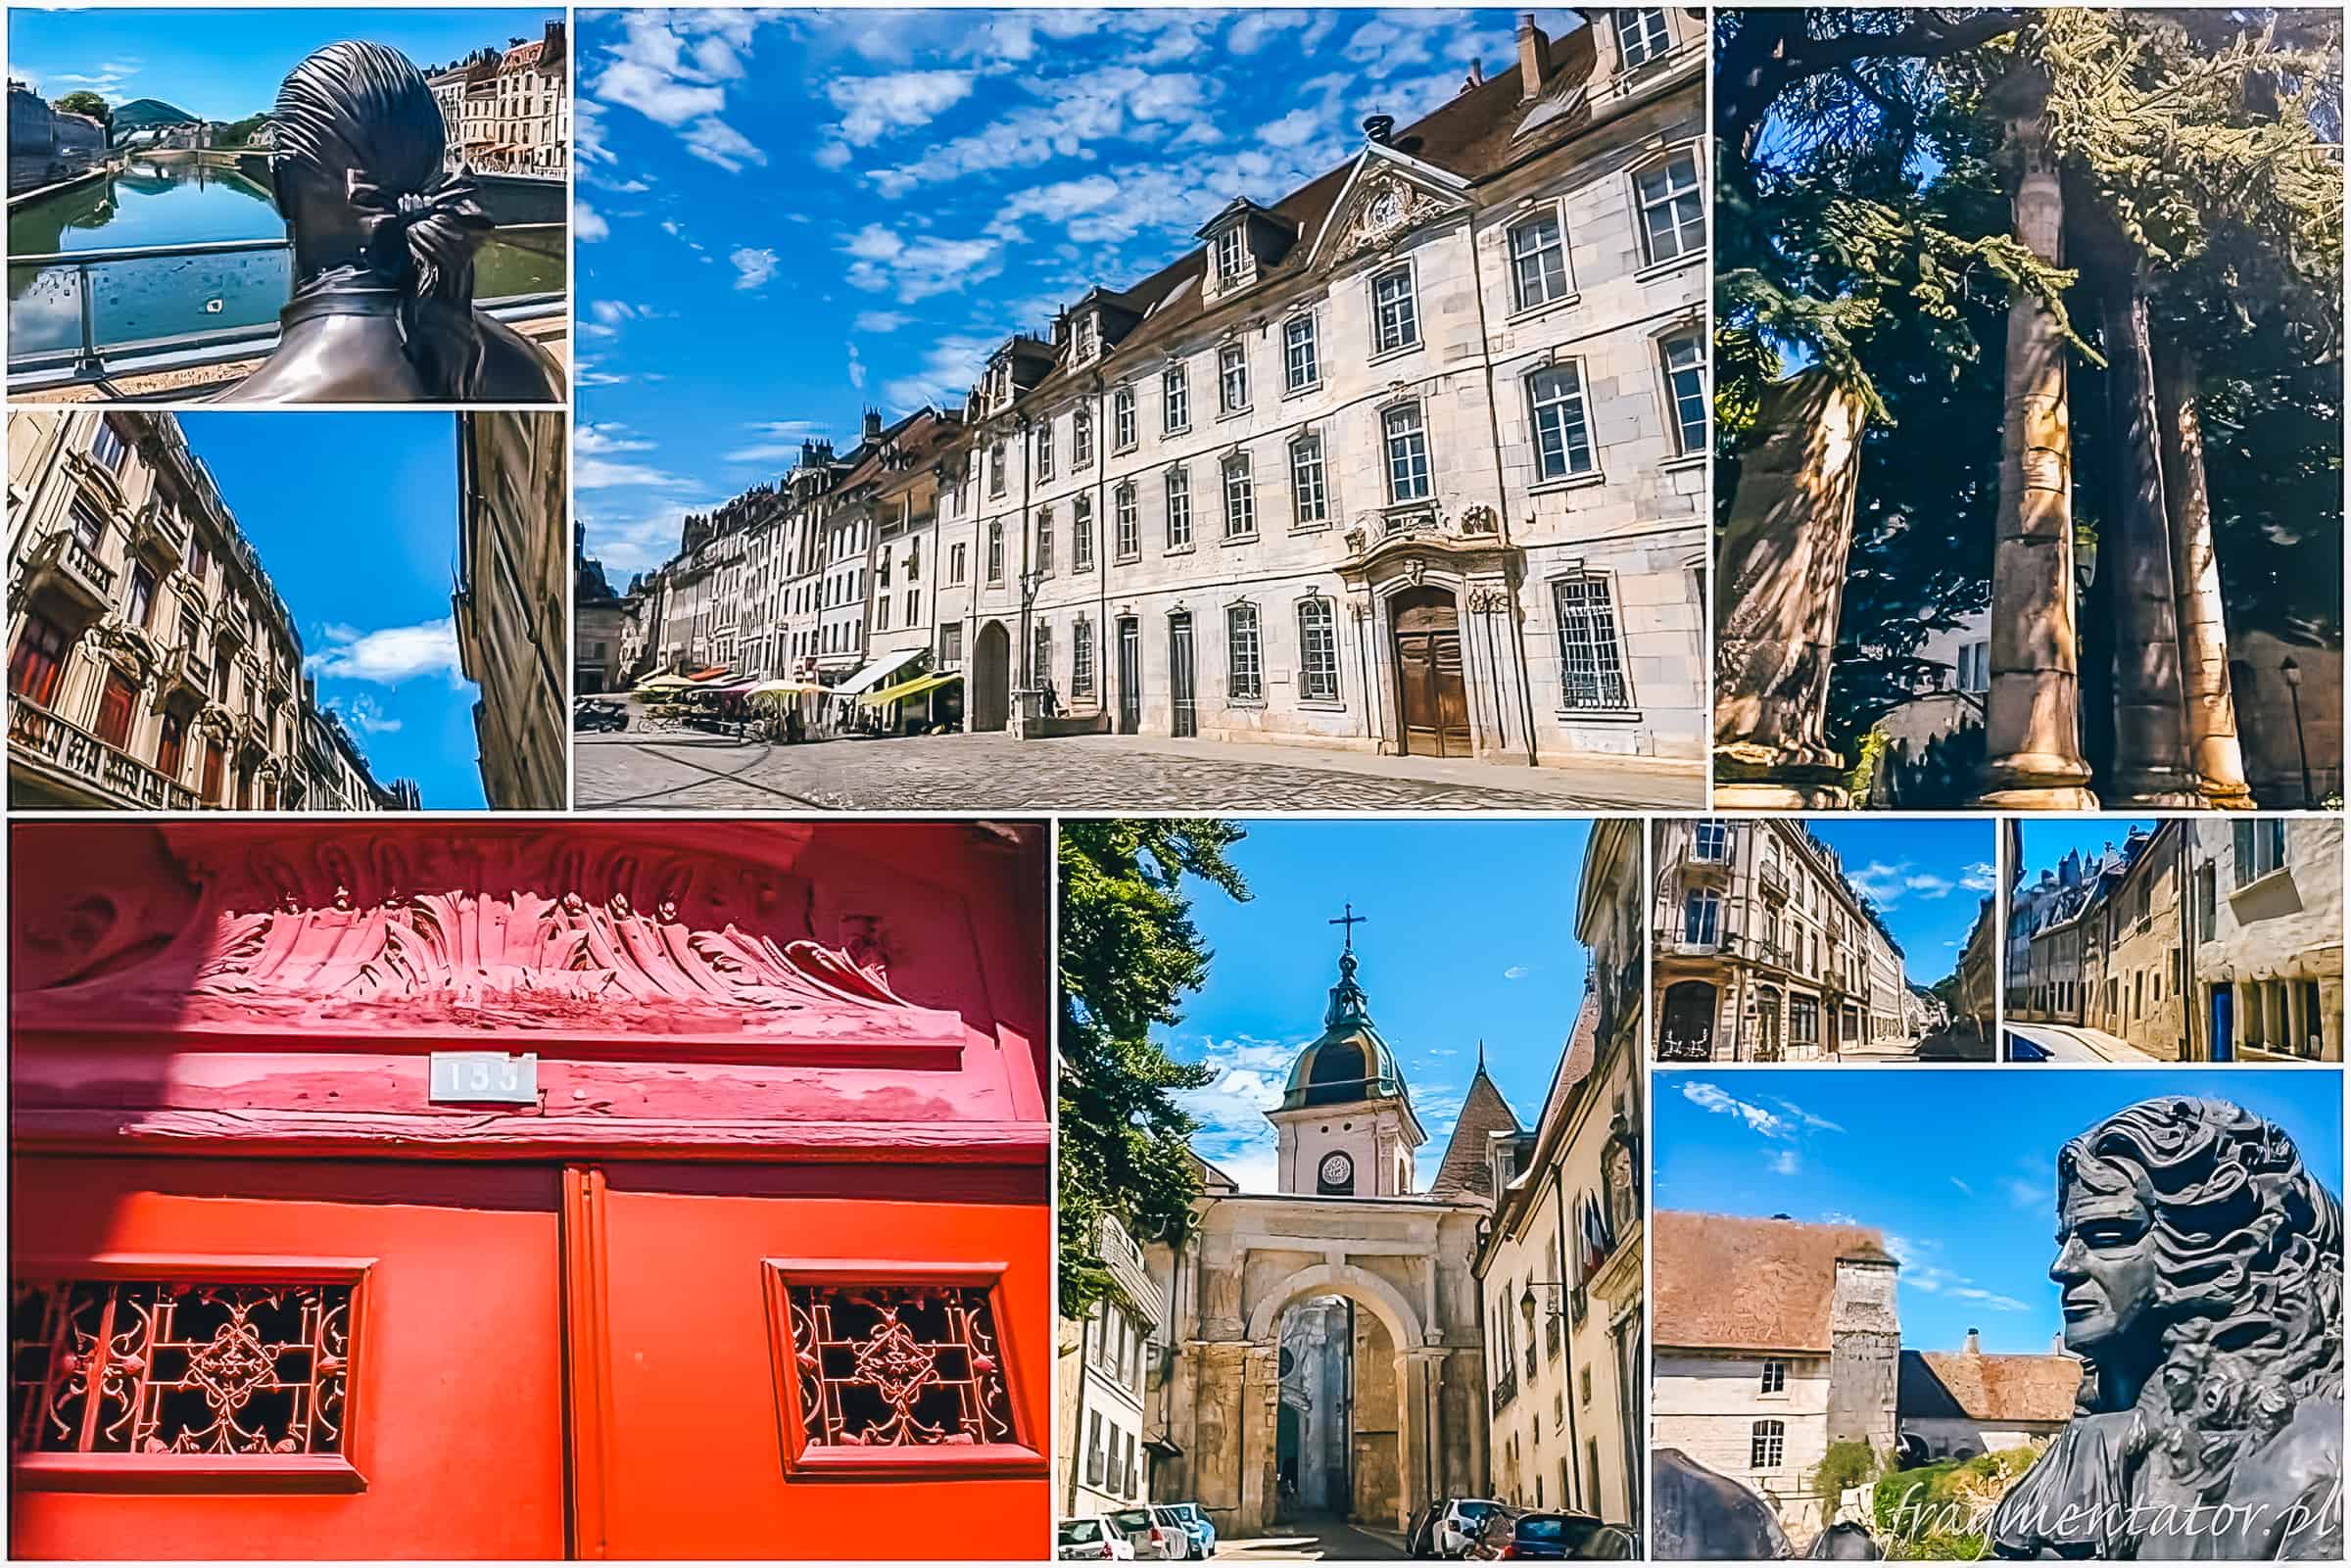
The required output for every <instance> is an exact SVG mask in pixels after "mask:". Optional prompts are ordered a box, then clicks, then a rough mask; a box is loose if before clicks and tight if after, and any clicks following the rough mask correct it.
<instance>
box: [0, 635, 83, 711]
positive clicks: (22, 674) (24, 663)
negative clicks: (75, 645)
mask: <svg viewBox="0 0 2351 1568" xmlns="http://www.w3.org/2000/svg"><path fill="white" fill-rule="evenodd" d="M71 646H72V639H70V638H68V637H67V636H66V629H65V628H64V627H62V626H60V625H58V624H57V623H56V622H55V621H52V620H50V619H49V618H48V617H47V616H45V615H42V614H40V613H39V612H37V611H35V612H33V613H30V614H27V615H26V616H25V617H24V629H23V630H22V631H20V632H18V633H17V645H16V648H15V650H14V651H13V652H11V653H10V654H9V656H8V689H10V690H11V691H14V692H15V693H17V694H18V695H19V696H21V697H24V699H25V700H26V701H28V702H36V703H38V704H40V705H41V706H42V707H44V708H45V707H48V706H49V705H50V704H51V703H52V702H54V701H56V700H57V682H58V677H59V675H60V674H61V673H63V671H64V670H65V667H66V649H67V648H69V647H71Z"/></svg>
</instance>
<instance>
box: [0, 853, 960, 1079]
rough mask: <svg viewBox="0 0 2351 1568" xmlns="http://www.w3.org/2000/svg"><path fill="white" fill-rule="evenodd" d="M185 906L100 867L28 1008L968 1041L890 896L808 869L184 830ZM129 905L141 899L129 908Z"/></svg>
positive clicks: (86, 1018)
mask: <svg viewBox="0 0 2351 1568" xmlns="http://www.w3.org/2000/svg"><path fill="white" fill-rule="evenodd" d="M172 848H173V850H174V851H175V854H176V856H177V858H178V859H179V861H180V862H181V871H182V873H183V874H184V875H185V877H186V878H187V879H188V880H189V881H190V882H192V883H193V884H194V885H195V887H196V888H197V894H196V899H195V908H194V912H193V914H192V915H190V916H189V917H187V918H186V920H185V921H184V923H181V924H179V925H178V927H177V928H175V929H145V928H138V927H144V926H145V925H147V924H149V923H150V921H151V917H148V916H146V915H145V913H144V912H145V910H146V909H147V908H149V907H150V906H147V905H145V904H143V903H142V901H140V900H139V899H137V897H136V896H135V893H134V892H132V891H131V890H127V889H126V890H124V891H123V892H122V893H121V894H120V896H118V895H116V894H113V893H110V891H109V890H108V889H106V888H103V887H96V886H94V887H92V888H91V889H90V891H89V897H88V898H87V899H86V900H85V901H84V905H83V908H84V910H85V913H86V914H87V916H88V918H89V919H90V920H92V921H113V922H115V923H117V924H120V925H122V926H124V927H132V928H125V929H120V930H113V929H109V930H107V931H104V932H101V933H99V934H98V935H96V936H95V937H93V938H92V939H90V941H89V943H88V956H86V957H81V956H78V955H75V954H71V953H69V954H62V955H60V954H51V955H44V957H45V958H47V959H49V960H50V961H51V962H50V963H49V964H46V965H45V966H44V967H45V968H47V970H48V973H49V974H50V975H51V976H53V977H52V978H51V979H50V982H49V983H48V984H46V985H45V986H43V987H42V988H39V989H31V990H25V989H19V990H17V991H16V992H15V994H14V996H13V998H12V1014H13V1022H14V1023H15V1025H16V1026H17V1027H18V1028H43V1029H61V1030H120V1029H125V1028H153V1027H155V1026H156V1025H157V1024H159V1023H168V1025H169V1026H171V1027H175V1028H179V1029H215V1030H239V1029H247V1028H255V1027H262V1028H270V1027H276V1028H299V1029H301V1030H302V1031H303V1032H305V1033H309V1034H317V1033H327V1034H339V1033H363V1034H367V1035H370V1036H397V1035H401V1034H404V1033H405V1034H410V1035H414V1034H433V1035H437V1036H446V1035H448V1034H451V1033H454V1032H462V1031H493V1030H496V1031H533V1030H538V1031H552V1032H555V1033H558V1034H562V1035H568V1036H573V1037H580V1038H586V1039H593V1040H597V1041H605V1040H612V1039H618V1038H633V1039H643V1038H646V1037H655V1038H669V1039H684V1040H693V1039H698V1040H705V1041H707V1040H714V1039H715V1040H734V1041H741V1042H744V1043H746V1044H761V1045H785V1044H792V1043H804V1044H829V1043H840V1044H852V1043H853V1044H855V1045H858V1046H860V1047H863V1046H866V1045H888V1044H892V1043H897V1044H922V1045H934V1046H936V1045H939V1044H945V1043H950V1042H953V1043H960V1041H961V1040H962V1038H963V1021H962V1018H961V1016H960V1015H958V1014H955V1013H951V1012H943V1011H937V1010H933V1009H927V1008H921V1007H917V1006H915V1005H914V1004H913V1003H910V1002H908V1001H907V1000H906V999H905V998H904V997H902V996H899V995H898V994H897V993H896V992H895V991H893V990H892V989H891V988H890V983H889V977H888V972H887V970H886V969H885V968H884V965H885V964H886V963H887V957H886V948H887V943H886V940H885V937H884V934H883V932H882V930H881V928H880V925H879V923H878V922H877V921H876V920H875V919H873V918H872V917H861V916H853V915H852V916H845V917H836V918H834V919H833V920H832V921H830V922H829V923H828V924H829V925H830V926H831V927H836V928H832V929H827V930H824V931H819V930H818V929H817V928H816V926H817V915H816V910H817V907H818V904H819V898H818V892H817V889H816V887H815V885H814V884H813V883H812V882H811V881H810V880H809V879H807V878H805V877H801V876H795V875H792V873H790V872H789V871H784V870H779V869H776V868H775V867H772V866H770V865H766V864H762V863H757V862H750V861H744V860H735V859H730V858H726V857H724V856H721V855H717V854H713V853H708V852H704V851H699V850H684V849H670V848H664V847H653V848H648V847H646V846H645V845H643V844H642V843H640V842H638V841H636V840H633V839H629V838H623V837H610V838H600V837H594V836H589V835H586V834H584V833H582V832H565V833H556V832H544V831H533V832H514V833H502V834H497V835H481V834H467V833H457V832H453V833H449V834H446V835H423V836H420V835H418V834H417V833H416V832H414V831H413V830H412V829H411V830H409V831H407V832H388V831H374V832H368V831H337V832H332V833H329V834H310V835H303V836H291V835H287V834H284V833H279V832H271V833H268V834H255V835H242V836H237V837H227V838H224V837H221V836H218V835H216V834H215V835H207V836H203V837H189V838H186V839H184V840H175V841H174V842H173V844H172ZM118 911H128V912H129V913H126V914H120V915H118V914H116V913H115V912H118Z"/></svg>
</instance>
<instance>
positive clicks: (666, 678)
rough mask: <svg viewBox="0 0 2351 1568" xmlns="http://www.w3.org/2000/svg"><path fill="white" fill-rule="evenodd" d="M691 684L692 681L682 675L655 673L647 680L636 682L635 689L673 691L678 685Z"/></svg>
mask: <svg viewBox="0 0 2351 1568" xmlns="http://www.w3.org/2000/svg"><path fill="white" fill-rule="evenodd" d="M692 685H694V683H693V682H692V681H689V680H687V679H686V678H685V677H684V676H682V675H656V676H654V677H653V678H652V679H651V680H649V681H640V682H638V683H637V685H636V688H635V689H637V690H639V691H674V690H676V689H678V688H679V687H682V686H692Z"/></svg>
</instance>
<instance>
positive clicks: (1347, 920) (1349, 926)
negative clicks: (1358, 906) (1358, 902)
mask: <svg viewBox="0 0 2351 1568" xmlns="http://www.w3.org/2000/svg"><path fill="white" fill-rule="evenodd" d="M1346 911H1347V912H1346V913H1345V914H1343V915H1341V916H1340V917H1339V918H1338V919H1336V920H1334V921H1332V922H1331V923H1330V924H1331V925H1333V926H1339V927H1345V928H1346V931H1347V945H1346V947H1345V948H1344V949H1343V951H1346V952H1349V953H1352V952H1354V951H1355V928H1356V927H1358V926H1361V925H1362V924H1364V922H1366V921H1367V920H1369V919H1370V918H1371V917H1370V916H1368V915H1358V914H1357V913H1356V912H1355V905H1354V903H1353V902H1350V903H1348V905H1347V906H1346Z"/></svg>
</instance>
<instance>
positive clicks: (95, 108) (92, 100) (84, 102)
mask: <svg viewBox="0 0 2351 1568" xmlns="http://www.w3.org/2000/svg"><path fill="white" fill-rule="evenodd" d="M49 107H50V108H52V109H55V110H56V111H57V112H58V113H60V114H63V115H87V116H89V117H90V118H91V119H94V120H96V121H98V123H99V124H101V125H111V124H113V123H114V122H115V106H114V105H112V104H110V103H108V102H107V101H106V100H105V99H104V98H101V97H100V96H99V95H98V94H96V93H94V92H91V91H89V90H88V89H87V88H82V89H80V90H78V91H74V92H70V93H68V94H66V95H65V96H64V97H63V98H60V99H58V100H56V101H55V102H54V103H52V104H51V105H50V106H49Z"/></svg>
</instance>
